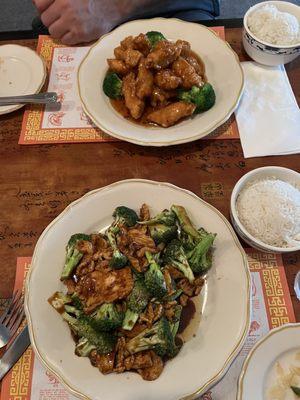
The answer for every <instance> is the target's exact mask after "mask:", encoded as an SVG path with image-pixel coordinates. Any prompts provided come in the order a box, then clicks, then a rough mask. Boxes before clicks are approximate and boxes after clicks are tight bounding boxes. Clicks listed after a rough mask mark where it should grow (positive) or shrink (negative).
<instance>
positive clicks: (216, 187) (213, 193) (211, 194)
mask: <svg viewBox="0 0 300 400" xmlns="http://www.w3.org/2000/svg"><path fill="white" fill-rule="evenodd" d="M201 194H202V197H203V198H204V199H205V200H208V201H209V200H211V199H219V198H222V197H224V187H223V185H222V183H221V182H204V183H201Z"/></svg>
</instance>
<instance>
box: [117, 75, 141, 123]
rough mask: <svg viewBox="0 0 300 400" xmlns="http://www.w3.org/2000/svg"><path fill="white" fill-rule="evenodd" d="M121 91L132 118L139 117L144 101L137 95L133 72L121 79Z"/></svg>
mask: <svg viewBox="0 0 300 400" xmlns="http://www.w3.org/2000/svg"><path fill="white" fill-rule="evenodd" d="M122 91H123V95H124V98H125V104H126V107H127V108H128V110H129V111H130V114H131V116H132V118H134V119H138V118H140V116H141V115H142V113H143V111H144V107H145V103H144V102H143V101H142V100H141V99H140V98H139V97H138V96H137V93H136V91H137V88H136V81H135V76H134V73H133V72H131V73H130V74H128V75H126V76H125V78H124V79H123V86H122Z"/></svg>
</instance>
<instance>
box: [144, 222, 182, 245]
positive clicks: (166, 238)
mask: <svg viewBox="0 0 300 400" xmlns="http://www.w3.org/2000/svg"><path fill="white" fill-rule="evenodd" d="M149 231H150V236H151V237H152V239H153V240H154V242H155V244H156V245H158V244H160V243H168V242H170V241H171V240H172V239H175V238H176V237H177V235H178V231H177V226H176V225H173V226H167V225H163V224H156V225H150V226H149Z"/></svg>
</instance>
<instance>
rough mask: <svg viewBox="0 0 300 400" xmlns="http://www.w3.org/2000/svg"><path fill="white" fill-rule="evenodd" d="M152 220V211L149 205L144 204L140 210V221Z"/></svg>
mask: <svg viewBox="0 0 300 400" xmlns="http://www.w3.org/2000/svg"><path fill="white" fill-rule="evenodd" d="M149 219H150V210H149V206H148V205H147V204H145V203H144V204H143V205H142V207H141V208H140V220H141V221H148V220H149Z"/></svg>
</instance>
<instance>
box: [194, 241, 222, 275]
mask: <svg viewBox="0 0 300 400" xmlns="http://www.w3.org/2000/svg"><path fill="white" fill-rule="evenodd" d="M215 237H216V235H215V234H212V233H209V234H207V235H206V236H205V237H204V238H203V239H202V240H201V241H200V242H199V243H198V244H197V245H196V246H195V248H194V250H192V251H191V252H190V255H189V259H188V260H189V264H190V266H191V268H192V270H193V272H194V273H195V274H203V273H205V272H206V271H208V270H209V269H210V267H211V265H212V258H211V254H210V253H209V250H210V248H211V246H212V244H213V242H214V240H215Z"/></svg>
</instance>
